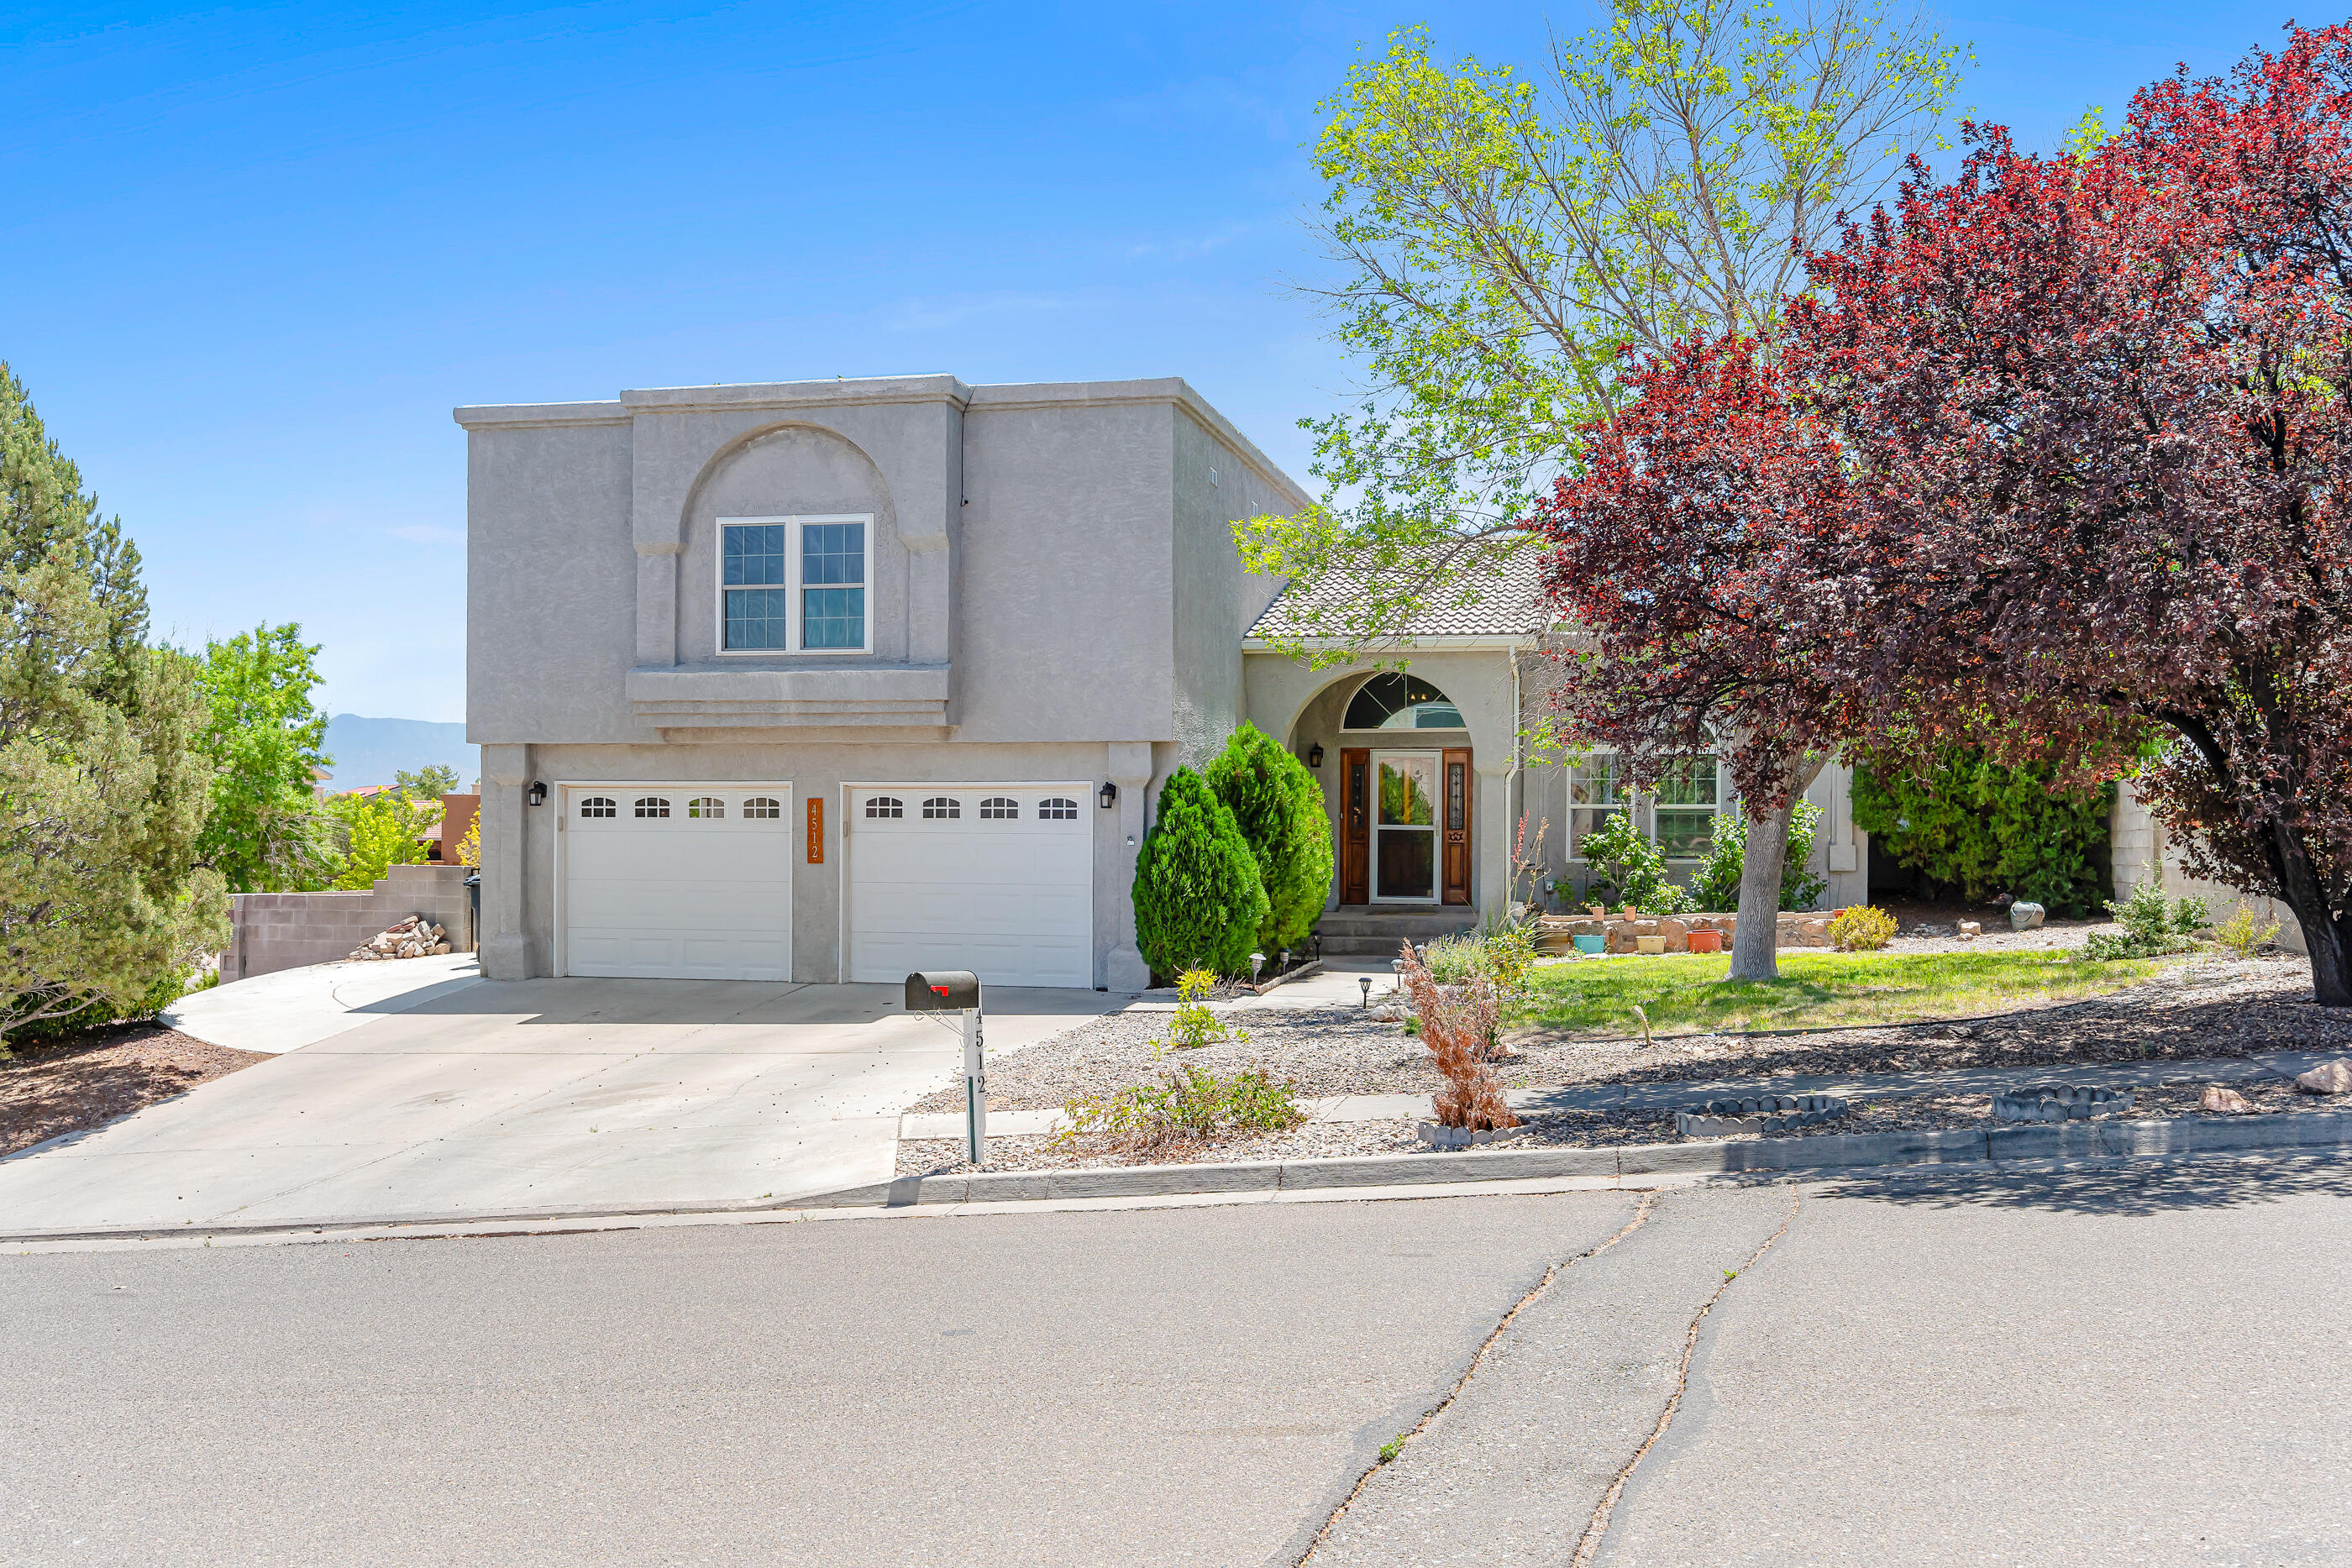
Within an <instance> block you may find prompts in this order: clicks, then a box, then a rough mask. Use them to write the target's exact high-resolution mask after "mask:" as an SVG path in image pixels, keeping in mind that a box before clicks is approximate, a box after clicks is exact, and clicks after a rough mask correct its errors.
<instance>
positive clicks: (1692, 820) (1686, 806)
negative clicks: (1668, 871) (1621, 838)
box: [1652, 757, 1723, 861]
mask: <svg viewBox="0 0 2352 1568" xmlns="http://www.w3.org/2000/svg"><path fill="white" fill-rule="evenodd" d="M1722 777H1723V769H1722V768H1721V767H1720V766H1718V765H1717V762H1716V759H1715V758H1712V757H1684V758H1676V759H1675V762H1674V764H1673V765H1672V766H1671V767H1669V768H1667V769H1666V775H1665V777H1664V778H1663V779H1659V780H1658V792H1657V794H1656V796H1655V797H1654V800H1655V804H1654V806H1653V807H1652V810H1654V812H1655V813H1656V816H1657V834H1656V836H1657V841H1658V852H1659V853H1660V854H1662V855H1664V856H1665V857H1666V859H1668V860H1670V861H1674V860H1697V859H1700V858H1701V857H1702V856H1704V855H1705V854H1706V847H1707V844H1708V842H1709V841H1711V840H1712V839H1713V838H1714V837H1715V818H1716V813H1717V812H1718V811H1720V810H1722V809H1723V800H1722V797H1721V790H1722Z"/></svg>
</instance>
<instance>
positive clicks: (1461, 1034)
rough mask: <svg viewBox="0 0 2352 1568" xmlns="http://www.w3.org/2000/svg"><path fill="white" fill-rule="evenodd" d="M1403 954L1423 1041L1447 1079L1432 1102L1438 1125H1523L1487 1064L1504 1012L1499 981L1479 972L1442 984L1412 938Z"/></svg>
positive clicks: (1479, 1127) (1407, 986) (1480, 1127)
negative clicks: (1497, 989) (1455, 982)
mask: <svg viewBox="0 0 2352 1568" xmlns="http://www.w3.org/2000/svg"><path fill="white" fill-rule="evenodd" d="M1403 958H1404V986H1405V989H1406V990H1408V991H1410V992H1411V993H1412V1010H1413V1013H1414V1016H1415V1018H1416V1019H1418V1021H1419V1023H1420V1025H1421V1038H1422V1041H1423V1044H1425V1045H1427V1046H1428V1047H1429V1054H1430V1055H1431V1056H1432V1057H1433V1058H1435V1059H1436V1062H1437V1071H1439V1072H1440V1073H1442V1074H1444V1078H1445V1087H1444V1088H1443V1089H1441V1090H1439V1091H1438V1092H1437V1093H1436V1094H1435V1095H1433V1097H1432V1102H1431V1103H1432V1106H1433V1111H1434V1113H1435V1115H1436V1117H1437V1122H1438V1124H1439V1125H1440V1126H1445V1127H1468V1128H1470V1129H1471V1130H1473V1131H1474V1132H1485V1131H1486V1130H1487V1129H1489V1128H1496V1127H1516V1126H1517V1125H1518V1124H1519V1119H1518V1117H1517V1116H1516V1115H1514V1114H1513V1113H1512V1112H1511V1108H1510V1106H1509V1105H1507V1104H1506V1103H1504V1100H1503V1084H1502V1081H1501V1080H1500V1079H1498V1078H1496V1076H1495V1071H1494V1069H1493V1068H1491V1067H1489V1066H1488V1065H1487V1064H1486V1061H1487V1054H1488V1052H1489V1051H1492V1050H1493V1049H1494V1040H1495V1036H1496V1027H1497V1025H1498V1023H1499V1021H1500V1019H1501V1015H1502V1006H1501V1002H1500V999H1499V998H1497V997H1496V994H1495V983H1494V981H1493V980H1492V979H1490V978H1488V977H1486V975H1485V974H1483V973H1479V972H1475V971H1474V972H1473V973H1472V974H1471V976H1470V977H1469V978H1468V979H1467V980H1465V981H1464V982H1463V983H1462V984H1461V985H1459V986H1451V987H1441V986H1440V985H1439V984H1438V983H1437V978H1436V977H1435V976H1433V975H1432V974H1431V973H1430V972H1429V966H1428V965H1426V964H1424V963H1423V962H1422V961H1421V955H1420V954H1418V953H1416V952H1414V951H1413V946H1412V943H1410V942H1408V943H1406V944H1405V945H1404V953H1403Z"/></svg>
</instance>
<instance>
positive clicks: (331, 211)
mask: <svg viewBox="0 0 2352 1568" xmlns="http://www.w3.org/2000/svg"><path fill="white" fill-rule="evenodd" d="M12 9H15V15H14V16H13V17H0V106H5V107H4V108H0V189H5V191H6V192H7V193H8V196H9V199H8V200H7V201H6V203H5V209H0V211H4V212H5V216H0V223H5V226H6V229H5V239H0V359H5V360H6V361H9V362H10V363H11V364H12V365H13V367H14V368H15V370H16V372H17V374H18V375H19V376H20V377H22V378H23V379H24V380H25V382H26V383H27V385H28V386H29V388H30V390H31V392H32V395H33V397H34V400H35V402H36V403H37V405H38V407H39V408H40V410H41V413H42V414H43V416H44V417H45V418H46V419H47V422H48V424H49V427H50V430H51V432H52V434H55V435H57V436H58V438H60V439H61V440H62V441H63V442H64V443H65V444H66V446H67V449H68V452H70V453H71V454H72V455H73V456H74V457H75V458H76V459H77V460H79V463H80V464H81V465H82V469H83V473H84V475H85V476H86V477H87V478H88V479H89V482H90V483H91V484H92V485H93V486H95V487H96V488H97V490H98V491H99V494H100V500H101V501H102V503H103V504H104V505H105V506H106V507H107V508H108V509H109V510H110V511H117V512H120V513H121V515H122V517H123V519H124V522H125V524H126V526H127V527H128V528H129V529H130V531H131V534H132V536H133V537H134V538H136V539H137V540H138V542H139V545H140V548H141V549H142V551H143V552H144V554H145V556H146V559H147V563H148V579H149V585H150V593H151V597H152V601H153V604H154V607H155V614H156V622H157V625H158V628H159V630H161V631H162V632H164V633H165V634H167V635H169V636H171V637H173V639H174V640H175V641H180V642H184V643H190V642H201V641H203V640H204V639H205V637H207V636H212V635H223V634H226V633H227V632H233V631H236V630H238V629H240V628H243V627H247V626H251V625H253V624H254V623H256V622H260V621H265V620H266V621H270V622H279V621H289V620H293V621H299V622H301V623H302V624H303V626H304V628H305V630H306V632H308V633H309V634H310V637H311V639H312V640H313V641H316V642H320V643H323V644H324V645H325V652H324V653H323V655H322V664H323V667H324V670H325V672H326V677H327V685H326V691H325V693H324V697H325V701H326V702H327V704H328V706H330V707H331V709H332V710H333V711H337V712H341V711H346V710H349V711H356V712H360V713H366V714H375V715H390V716H404V717H411V718H426V719H454V718H459V717H462V716H463V715H464V685H463V679H462V671H463V664H464V657H465V646H464V641H465V630H464V543H463V539H464V528H465V446H464V442H463V440H462V438H461V434H460V433H459V432H458V430H457V427H456V426H455V425H453V424H452V423H450V421H449V410H450V408H451V407H452V406H454V405H456V404H458V403H464V402H522V401H533V400H558V399H576V398H598V397H610V396H612V395H613V394H614V392H617V391H618V390H619V389H621V388H623V387H645V386H669V385H678V384H685V383H693V382H744V381H774V380H790V379H794V378H800V377H816V376H830V375H836V374H842V375H861V374H878V373H889V372H895V371H952V372H953V373H955V374H957V375H960V376H961V377H963V378H964V379H965V380H966V381H969V382H995V381H1030V380H1064V379H1085V378H1092V377H1118V376H1141V375H1164V374H1171V373H1172V374H1181V375H1183V376H1185V377H1187V378H1188V379H1190V380H1191V381H1192V382H1193V384H1195V385H1196V386H1198V387H1199V388H1200V389H1201V390H1202V392H1203V393H1205V394H1206V395H1207V396H1208V398H1209V399H1210V400H1211V401H1212V402H1214V403H1216V404H1217V405H1218V406H1219V407H1220V408H1222V409H1223V410H1224V412H1225V413H1227V414H1229V415H1230V416H1231V417H1232V418H1233V419H1234V421H1235V422H1236V423H1239V425H1240V426H1241V427H1242V428H1243V429H1244V431H1246V432H1248V433H1249V434H1251V435H1252V436H1253V437H1254V438H1255V440H1256V441H1257V442H1258V443H1259V444H1261V445H1263V446H1264V447H1265V449H1266V450H1267V451H1268V452H1269V453H1270V454H1271V455H1273V456H1274V457H1275V458H1276V460H1277V461H1279V462H1281V463H1283V464H1284V465H1286V466H1288V467H1289V468H1290V469H1291V470H1292V471H1293V472H1294V473H1297V474H1299V475H1300V476H1302V477H1303V476H1304V474H1305V469H1306V463H1307V448H1306V444H1305V440H1304V438H1303V437H1302V435H1301V434H1299V433H1298V432H1297V429H1296V428H1295V425H1296V422H1297V420H1298V419H1299V418H1300V417H1301V416H1302V415H1308V414H1313V413H1320V412H1323V411H1325V410H1326V409H1328V407H1330V406H1331V405H1332V404H1333V402H1335V401H1336V400H1337V399H1338V398H1339V397H1340V396H1342V395H1344V393H1345V392H1346V390H1347V387H1348V384H1349V371H1348V367H1347V365H1346V364H1345V363H1344V362H1343V361H1340V360H1339V359H1338V358H1337V357H1336V356H1335V355H1334V354H1333V353H1332V352H1331V351H1330V350H1328V348H1327V347H1326V346H1325V345H1324V343H1323V342H1322V340H1321V337H1320V334H1321V331H1322V329H1323V326H1324V322H1323V320H1322V319H1321V318H1320V317H1319V316H1318V313H1317V312H1316V310H1315V309H1314V308H1313V306H1312V305H1311V304H1310V303H1309V302H1307V301H1306V300H1304V299H1302V298H1298V297H1297V295H1296V294H1294V293H1292V292H1290V291H1289V289H1288V288H1287V287H1286V282H1287V280H1290V279H1294V278H1297V277H1302V276H1307V275H1311V274H1312V273H1313V271H1314V269H1315V267H1316V264H1317V260H1318V258H1317V256H1315V254H1314V253H1313V251H1312V250H1311V249H1310V247H1309V246H1308V245H1307V241H1306V239H1305V237H1304V235H1302V233H1301V231H1300V228H1299V225H1298V215H1299V214H1300V213H1301V211H1302V210H1303V209H1304V208H1305V207H1306V206H1307V204H1310V203H1311V202H1312V201H1313V200H1314V198H1315V196H1316V191H1315V188H1314V184H1313V182H1312V180H1311V178H1310V176H1309V174H1308V172H1307V166H1306V162H1305V159H1304V156H1303V153H1302V152H1301V147H1302V144H1303V143H1305V142H1306V141H1308V140H1309V139H1310V138H1311V136H1312V134H1313V130H1314V125H1315V116H1314V105H1315V103H1316V101H1317V100H1318V99H1319V98H1320V97H1322V96H1323V95H1324V94H1326V93H1327V92H1328V90H1329V89H1330V88H1331V87H1332V85H1333V84H1334V83H1335V82H1336V80H1337V79H1338V78H1339V74H1340V72H1341V71H1342V70H1343V69H1344V68H1345V67H1346V64H1347V62H1348V61H1349V58H1350V57H1352V56H1353V54H1354V52H1355V49H1356V47H1357V46H1358V44H1359V43H1360V42H1372V43H1377V41H1378V40H1380V39H1381V37H1384V36H1385V35H1386V34H1387V33H1388V31H1389V30H1390V29H1391V28H1393V27H1396V26H1402V25H1405V24H1408V23H1412V22H1416V21H1422V22H1426V23H1427V24H1428V25H1429V26H1430V27H1431V29H1432V32H1433V36H1434V37H1435V38H1436V40H1437V41H1438V42H1439V44H1440V45H1441V46H1442V47H1445V48H1448V49H1462V50H1468V51H1472V52H1475V53H1477V54H1479V55H1481V56H1483V57H1488V58H1492V59H1514V60H1521V61H1530V60H1533V59H1535V58H1536V57H1538V55H1539V53H1540V51H1541V48H1542V44H1543V39H1544V37H1545V35H1546V30H1547V27H1548V26H1549V27H1552V28H1557V29H1559V30H1560V31H1564V32H1565V31H1573V30H1577V29H1579V28H1580V27H1582V26H1585V25H1587V22H1588V20H1589V17H1588V15H1587V14H1586V13H1585V12H1584V11H1583V10H1582V9H1581V8H1580V7H1575V6H1569V7H1561V8H1554V9H1551V10H1549V11H1545V10H1542V9H1538V8H1536V7H1532V6H1528V5H1450V6H1414V7H1410V8H1392V7H1389V6H1383V5H1348V4H1334V5H1305V6H1297V5H1280V4H1267V3H1264V0H1260V3H1258V4H1250V5H1230V4H1223V3H1215V0H1200V3H1195V4H1189V5H1146V4H1132V5H1084V6H1054V5H977V4H975V5H904V6H880V5H731V6H709V5H642V4H638V5H624V4H612V5H596V4H590V5H570V6H562V7H542V8H535V9H522V8H516V7H504V6H499V5H487V4H486V5H383V6H372V7H369V8H367V9H365V10H363V11H362V10H344V9H341V8H334V7H326V6H318V5H276V6H241V7H231V6H217V7H213V8H208V9H205V10H201V11H195V10H191V11H184V12H183V11H173V10H148V9H143V8H141V7H137V6H121V5H115V6H109V7H107V8H105V9H103V10H100V9H96V8H89V9H83V8H79V7H77V6H76V5H70V4H68V5H46V6H43V7H41V8H39V10H38V11H37V14H35V13H32V12H29V11H27V10H25V9H21V8H12ZM2289 14H2290V13H2288V12H2285V11H2284V10H2276V9H2271V8H2260V9H2258V8H2254V7H2251V6H2242V5H2228V4H2221V5H2199V6H2194V7H2192V6H2188V5H2133V6H2129V7H2126V6H2113V7H2105V6H2090V5H2074V4H2067V3H2064V0H2058V3H2054V4H2046V5H2032V6H2025V5H2014V6H2008V5H1960V6H1958V7H1947V8H1945V9H1944V10H1943V12H1942V15H1943V16H1944V19H1945V21H1946V24H1947V26H1948V31H1949V33H1950V34H1951V35H1952V36H1953V37H1957V38H1959V39H1963V40H1968V41H1970V42H1972V43H1973V44H1974V46H1975V51H1976V54H1977V57H1978V61H1979V63H1978V66H1977V68H1976V69H1975V70H1974V72H1973V73H1972V75H1971V76H1970V78H1969V81H1968V83H1967V85H1966V88H1965V90H1964V92H1963V94H1962V97H1963V100H1964V101H1965V103H1966V104H1968V105H1969V107H1971V108H1973V109H1975V110H1979V111H1980V112H1981V113H1983V114H1984V115H1985V116H1986V117H1988V118H1990V119H1995V120H2003V121H2006V122H2007V123H2009V124H2011V125H2012V126H2013V127H2015V128H2016V129H2017V131H2018V132H2019V134H2020V137H2021V141H2025V142H2026V143H2027V144H2029V145H2036V146H2048V145H2052V144H2053V143H2054V141H2055V140H2056V138H2057V137H2058V136H2059V135H2060V134H2061V132H2062V131H2063V129H2064V128H2065V127H2066V126H2067V125H2069V124H2071V123H2072V122H2073V121H2074V120H2075V119H2076V118H2077V117H2078V116H2079V115H2080V114H2081V112H2082V110H2084V107H2085V106H2087V105H2089V104H2093V103H2103V104H2105V105H2106V106H2107V108H2108V110H2109V113H2110V119H2111V120H2112V119H2113V118H2114V115H2115V113H2116V111H2118V110H2120V109H2121V107H2122V105H2123V104H2124V102H2125V101H2126V99H2128V97H2129V95H2130V92H2131V89H2132V88H2133V87H2134V86H2136V85H2137V84H2138V83H2140V82H2143V81H2145V80H2147V78H2150V77H2152V76H2156V75H2158V74H2161V73H2162V72H2163V71H2165V70H2168V69H2169V68H2171V66H2172V65H2173V64H2174V63H2176V62H2178V61H2182V60H2186V61H2187V62H2188V63H2189V65H2190V66H2191V67H2192V68H2194V69H2197V70H2199V71H2200V72H2202V71H2208V70H2216V69H2220V68H2223V67H2224V66H2226V65H2227V64H2228V62H2229V61H2231V60H2232V59H2234V58H2235V57H2237V56H2238V55H2240V54H2241V53H2242V52H2243V51H2244V49H2245V48H2246V47H2249V46H2250V45H2252V44H2254V43H2257V42H2264V43H2266V42H2269V41H2271V40H2272V39H2273V38H2274V37H2275V36H2276V32H2277V28H2278V26H2279V25H2280V23H2281V22H2282V21H2283V20H2284V17H2285V16H2287V15H2289ZM2304 19H2305V21H2308V22H2313V23H2317V22H2320V21H2324V20H2326V19H2327V18H2326V17H2324V16H2306V17H2305V18H2304Z"/></svg>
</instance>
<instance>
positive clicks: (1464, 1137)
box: [1413, 1122, 1508, 1149]
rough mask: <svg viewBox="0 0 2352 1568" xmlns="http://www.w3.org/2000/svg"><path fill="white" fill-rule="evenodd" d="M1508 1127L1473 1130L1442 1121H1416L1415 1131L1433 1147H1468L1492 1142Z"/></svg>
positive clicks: (1425, 1142)
mask: <svg viewBox="0 0 2352 1568" xmlns="http://www.w3.org/2000/svg"><path fill="white" fill-rule="evenodd" d="M1507 1130H1508V1129H1506V1128H1501V1127H1481V1128H1479V1129H1478V1130H1477V1131H1475V1132H1473V1131H1471V1130H1470V1129H1469V1128H1467V1127H1449V1126H1447V1125H1445V1124H1444V1123H1442V1122H1416V1123H1414V1124H1413V1131H1414V1132H1415V1133H1416V1134H1419V1135H1420V1138H1421V1141H1422V1142H1423V1144H1426V1145H1428V1146H1429V1147H1431V1148H1433V1149H1466V1148H1469V1147H1470V1146H1471V1145H1475V1144H1491V1143H1493V1142H1494V1141H1495V1140H1496V1138H1498V1137H1500V1136H1501V1135H1502V1134H1503V1133H1505V1132H1506V1131H1507Z"/></svg>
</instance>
